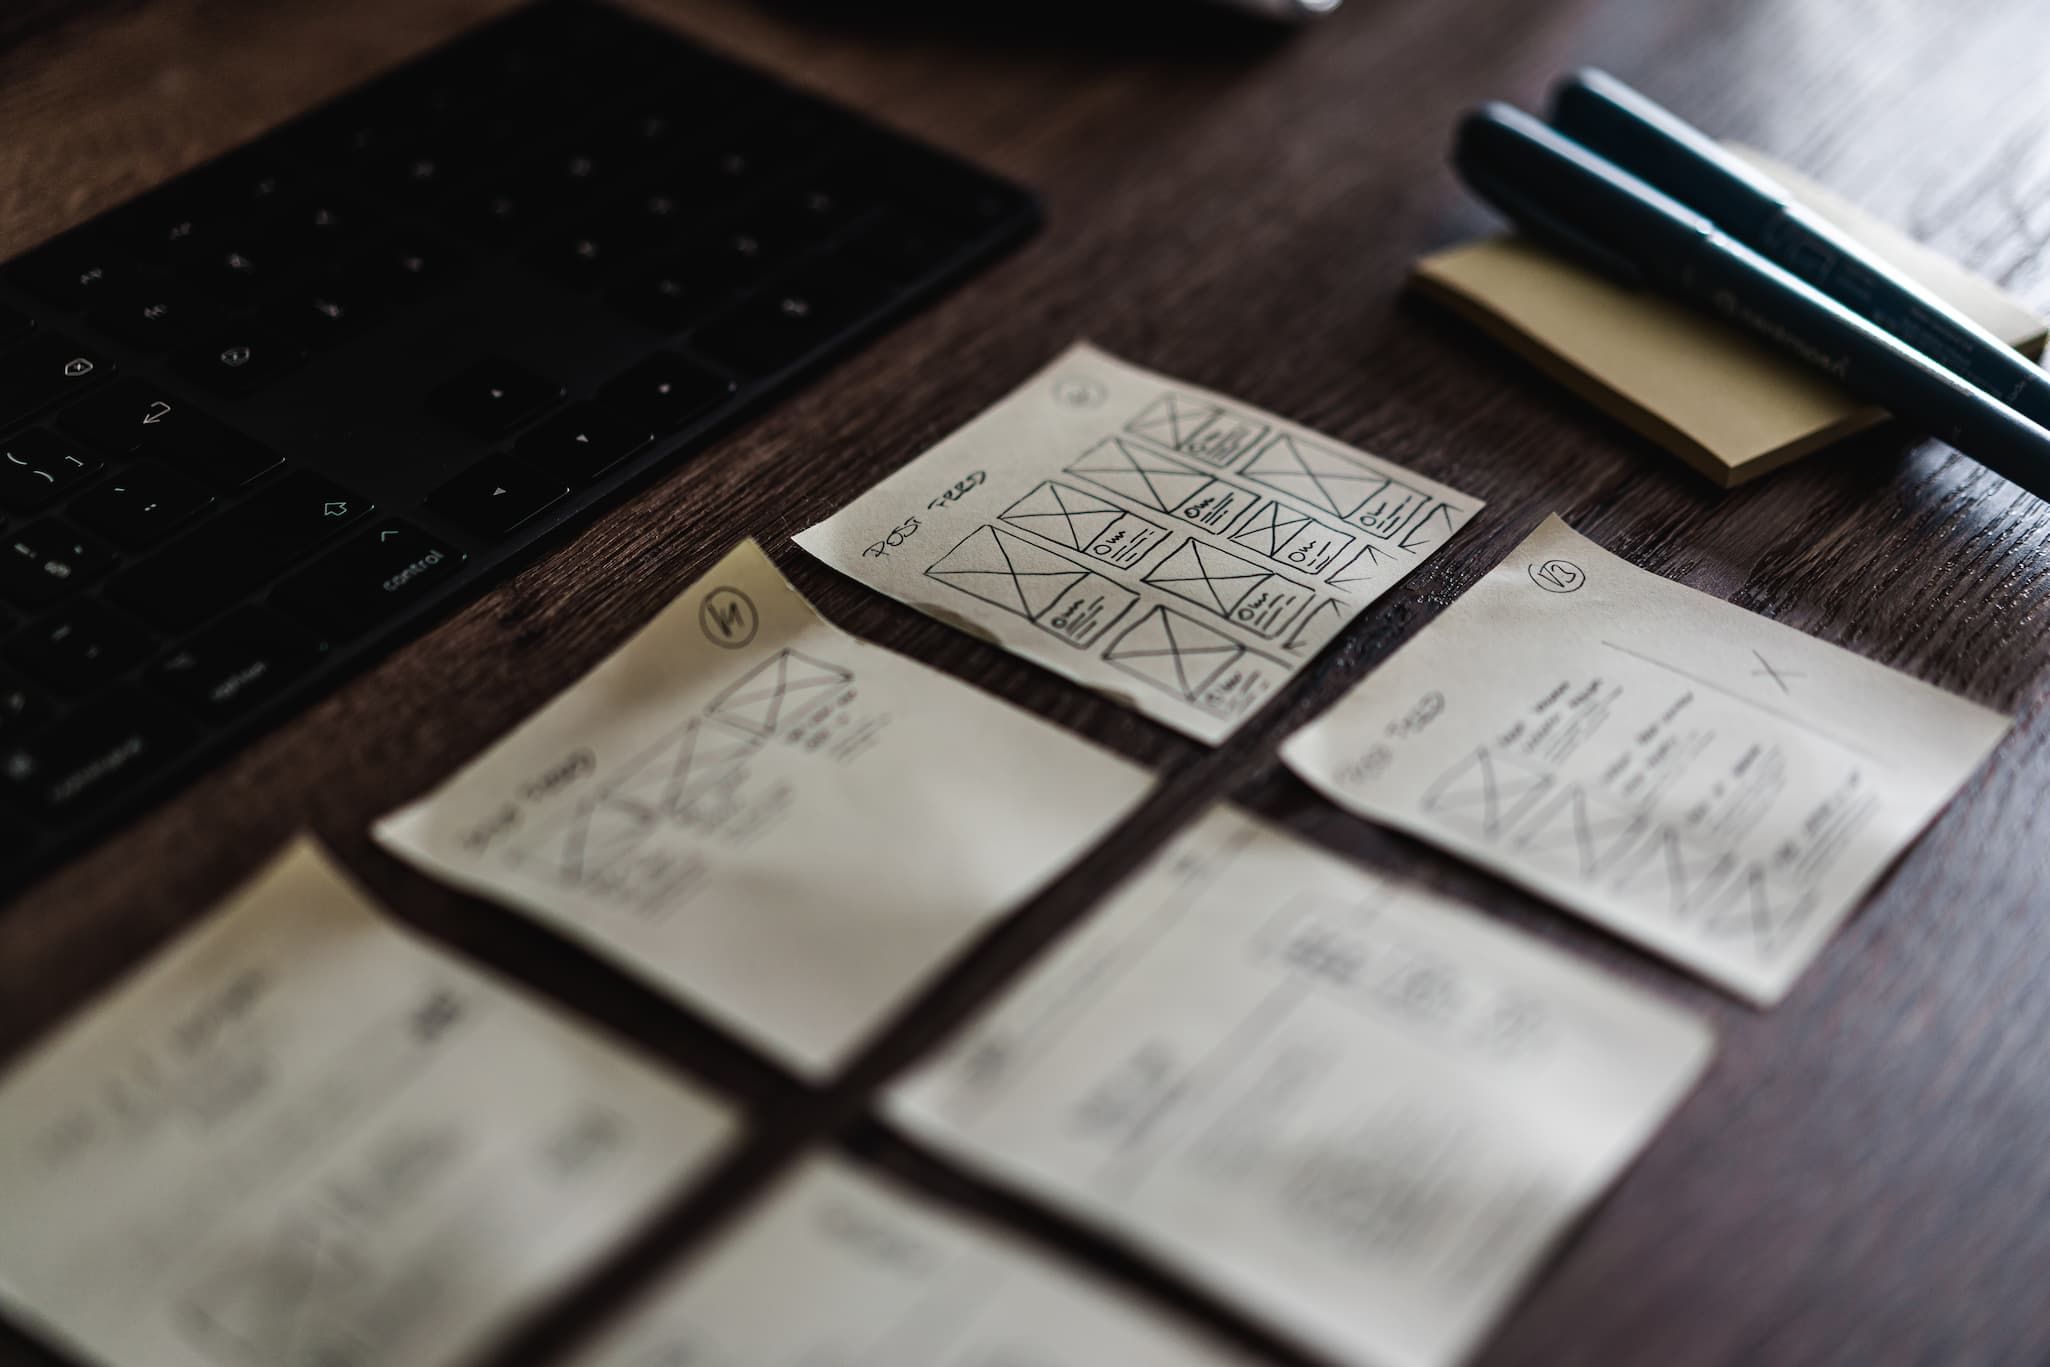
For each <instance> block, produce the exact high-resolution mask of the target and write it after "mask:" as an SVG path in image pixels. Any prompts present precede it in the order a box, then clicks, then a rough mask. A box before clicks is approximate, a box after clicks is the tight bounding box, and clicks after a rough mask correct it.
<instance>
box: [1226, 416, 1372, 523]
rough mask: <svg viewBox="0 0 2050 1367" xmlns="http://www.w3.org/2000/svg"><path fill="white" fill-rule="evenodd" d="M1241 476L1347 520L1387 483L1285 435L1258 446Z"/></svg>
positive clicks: (1353, 462)
mask: <svg viewBox="0 0 2050 1367" xmlns="http://www.w3.org/2000/svg"><path fill="white" fill-rule="evenodd" d="M1245 473H1246V478H1248V479H1254V480H1258V481H1259V482H1260V483H1262V484H1264V485H1266V486H1267V487H1268V488H1270V489H1277V490H1279V491H1280V492H1282V493H1284V494H1292V495H1294V496H1295V497H1297V498H1299V499H1301V500H1303V502H1305V503H1308V504H1309V505H1310V506H1311V507H1313V508H1322V509H1323V510H1324V511H1325V512H1328V513H1331V514H1334V515H1335V516H1338V517H1351V516H1352V515H1353V514H1354V513H1356V512H1358V511H1359V510H1360V509H1361V508H1362V507H1364V506H1365V505H1366V503H1367V500H1369V499H1371V498H1373V497H1374V496H1375V495H1377V494H1379V493H1381V492H1382V491H1383V490H1384V489H1386V488H1387V487H1388V486H1389V483H1390V480H1389V478H1388V476H1386V475H1384V474H1381V473H1380V472H1379V471H1376V470H1372V469H1369V468H1368V467H1366V466H1364V465H1361V464H1360V463H1359V462H1358V461H1356V460H1353V459H1352V458H1351V457H1350V456H1346V455H1344V454H1342V453H1340V452H1337V451H1334V450H1332V449H1331V448H1329V447H1326V446H1319V445H1317V444H1316V443H1315V442H1309V441H1304V440H1303V439H1302V438H1300V437H1292V436H1290V435H1289V434H1288V433H1286V432H1282V433H1279V434H1277V435H1276V436H1275V438H1274V440H1273V441H1270V442H1268V443H1267V444H1266V445H1265V446H1263V447H1261V448H1260V449H1259V451H1258V452H1257V453H1255V454H1254V456H1253V459H1252V460H1251V461H1250V462H1248V463H1247V465H1246V470H1245Z"/></svg>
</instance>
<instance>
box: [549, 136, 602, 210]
mask: <svg viewBox="0 0 2050 1367" xmlns="http://www.w3.org/2000/svg"><path fill="white" fill-rule="evenodd" d="M615 170H616V168H615V166H614V164H613V158H612V157H610V156H608V155H607V149H606V148H605V147H604V146H603V144H601V143H598V142H597V141H595V140H593V139H591V138H588V137H585V138H579V139H573V140H571V141H570V142H569V143H566V144H564V145H563V146H561V147H558V148H556V149H555V150H554V151H552V152H547V153H543V154H542V155H541V156H540V157H539V158H538V159H537V163H536V165H535V170H534V175H535V180H536V182H537V184H538V188H539V189H540V191H541V193H542V194H544V195H551V196H556V197H567V198H568V199H570V200H572V201H574V200H577V199H581V198H583V197H585V196H587V195H589V194H591V193H592V192H593V191H595V190H597V189H598V187H600V186H601V185H604V184H606V183H608V181H609V180H610V179H611V177H612V175H613V174H614V172H615Z"/></svg>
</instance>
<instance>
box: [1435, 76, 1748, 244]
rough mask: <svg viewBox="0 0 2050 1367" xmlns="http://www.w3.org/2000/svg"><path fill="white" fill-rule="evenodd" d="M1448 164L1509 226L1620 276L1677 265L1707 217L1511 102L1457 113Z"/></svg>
mask: <svg viewBox="0 0 2050 1367" xmlns="http://www.w3.org/2000/svg"><path fill="white" fill-rule="evenodd" d="M1452 163H1453V165H1454V167H1455V168H1457V170H1458V171H1459V174H1460V177H1461V179H1463V180H1465V182H1466V183H1467V185H1468V186H1469V187H1470V188H1471V189H1472V190H1473V191H1474V193H1476V194H1478V195H1479V196H1480V197H1481V198H1482V199H1485V200H1487V201H1488V202H1489V203H1490V204H1493V205H1494V206H1495V207H1496V208H1497V209H1499V210H1501V211H1502V213H1503V214H1505V215H1507V216H1508V217H1509V218H1510V219H1511V220H1512V221H1514V222H1515V223H1516V225H1517V226H1518V227H1519V228H1522V229H1523V230H1524V231H1525V232H1527V233H1529V234H1531V235H1532V236H1533V237H1536V238H1538V239H1540V240H1541V241H1544V242H1545V243H1547V244H1548V245H1550V246H1553V247H1555V248H1557V249H1559V250H1562V251H1565V252H1568V253H1570V254H1572V255H1575V256H1578V257H1581V258H1582V259H1584V260H1586V261H1588V262H1590V263H1591V264H1593V265H1594V266H1595V267H1596V268H1597V269H1600V270H1602V271H1604V272H1606V273H1608V274H1609V275H1612V276H1614V277H1616V278H1617V279H1620V280H1623V281H1625V282H1627V283H1630V284H1642V283H1644V282H1645V279H1646V275H1647V265H1648V264H1649V263H1662V264H1666V265H1671V266H1675V267H1677V265H1678V264H1680V263H1681V262H1682V261H1683V260H1684V259H1685V255H1686V254H1687V253H1689V252H1690V251H1691V250H1692V249H1693V248H1694V247H1695V246H1697V245H1698V244H1699V243H1700V241H1701V240H1702V239H1704V238H1707V237H1710V236H1712V235H1713V234H1714V233H1715V225H1714V224H1712V223H1710V222H1709V221H1708V220H1707V219H1705V218H1703V217H1702V216H1701V215H1700V214H1697V213H1695V212H1694V211H1693V210H1692V209H1689V208H1687V207H1686V206H1685V205H1683V204H1680V203H1679V202H1678V201H1676V200H1674V199H1672V198H1670V197H1668V196H1667V195H1664V194H1662V193H1660V192H1659V191H1657V190H1655V189H1653V188H1652V187H1651V186H1649V185H1647V184H1645V183H1644V182H1643V181H1641V180H1639V179H1638V178H1637V177H1635V176H1633V175H1631V174H1630V173H1628V172H1627V171H1624V170H1622V169H1621V168H1620V167H1618V166H1616V165H1614V164H1613V163H1611V162H1608V161H1604V160H1603V159H1602V158H1601V157H1599V156H1597V155H1595V154H1594V153H1593V152H1590V151H1589V150H1588V149H1587V148H1585V147H1582V146H1581V145H1580V144H1578V143H1576V142H1574V141H1572V140H1571V139H1570V138H1567V137H1565V136H1564V135H1563V134H1561V133H1559V132H1557V131H1556V130H1555V129H1553V128H1551V127H1549V126H1547V125H1546V124H1545V123H1543V122H1541V121H1540V120H1538V119H1535V118H1533V117H1531V116H1530V115H1529V114H1526V113H1524V112H1523V111H1522V110H1520V109H1517V108H1515V107H1514V106H1512V105H1506V104H1502V103H1500V102H1493V103H1489V104H1486V105H1483V106H1481V108H1479V109H1477V110H1475V111H1474V112H1473V113H1471V114H1469V115H1467V116H1466V118H1465V119H1463V120H1461V121H1460V125H1459V133H1458V136H1457V138H1456V139H1455V140H1454V143H1453V148H1452Z"/></svg>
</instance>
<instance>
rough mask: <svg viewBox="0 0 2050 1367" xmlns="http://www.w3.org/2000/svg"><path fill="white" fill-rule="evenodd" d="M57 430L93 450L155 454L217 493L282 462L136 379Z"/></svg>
mask: <svg viewBox="0 0 2050 1367" xmlns="http://www.w3.org/2000/svg"><path fill="white" fill-rule="evenodd" d="M58 426H59V427H61V428H62V429H63V431H64V433H65V435H67V436H71V437H75V438H77V439H78V440H79V441H80V442H82V443H84V444H85V445H86V446H87V447H89V448H91V449H92V450H95V451H100V452H103V453H104V454H106V455H110V456H116V457H124V456H134V455H147V456H154V457H156V458H157V459H158V460H161V461H163V462H164V463H165V464H166V465H169V466H171V467H172V468H173V469H176V470H179V471H182V472H183V473H185V474H188V475H191V476H193V477H194V478H196V479H199V480H203V481H204V482H206V483H208V484H211V485H212V486H213V487H215V488H216V489H236V488H240V487H241V486H242V485H244V484H247V483H249V482H250V481H251V480H253V479H255V478H256V477H257V476H258V475H261V474H263V473H265V472H266V471H268V470H271V469H273V468H275V467H276V465H277V464H278V458H277V456H276V455H275V454H273V453H272V452H270V451H266V450H265V449H264V448H263V447H261V446H258V445H257V444H256V443H255V442H253V441H251V440H249V438H247V437H245V436H243V435H242V434H241V433H239V432H234V431H231V430H229V429H228V428H227V427H225V426H223V425H222V424H221V423H219V422H217V421H215V420H214V419H213V418H211V417H209V416H208V415H207V414H205V413H202V412H200V411H199V409H197V408H195V407H194V406H193V405H191V404H189V403H187V402H185V400H183V399H173V398H172V397H171V396H170V395H168V394H166V393H165V392H164V391H162V390H160V389H158V388H156V387H155V386H153V385H149V384H145V383H144V382H143V381H141V380H137V379H124V380H116V381H115V382H114V383H113V384H111V385H108V386H107V387H106V388H105V389H103V390H101V391H100V392H99V393H97V394H94V395H91V396H89V397H88V398H86V399H84V400H82V401H80V402H78V403H75V404H73V405H71V407H69V408H67V409H65V410H64V414H63V416H62V417H61V418H60V419H59V420H58Z"/></svg>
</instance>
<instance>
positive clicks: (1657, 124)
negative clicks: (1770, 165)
mask: <svg viewBox="0 0 2050 1367" xmlns="http://www.w3.org/2000/svg"><path fill="white" fill-rule="evenodd" d="M1552 126H1553V127H1554V128H1556V129H1558V130H1559V131H1560V132H1561V133H1564V134H1565V135H1566V136H1567V137H1569V138H1571V139H1573V141H1575V142H1577V143H1579V144H1581V145H1582V146H1583V147H1587V148H1589V149H1591V150H1592V151H1594V152H1596V153H1598V154H1600V155H1601V156H1603V157H1606V158H1608V159H1609V160H1610V161H1612V162H1614V163H1615V164H1616V165H1617V166H1619V167H1621V168H1622V169H1623V170H1625V171H1628V172H1629V173H1630V174H1631V175H1634V176H1636V177H1638V178H1639V179H1640V180H1643V181H1645V182H1647V183H1648V184H1650V185H1651V186H1653V187H1654V188H1656V189H1658V190H1661V191H1663V192H1664V193H1666V194H1669V195H1672V196H1673V197H1674V198H1676V199H1679V200H1682V201H1684V202H1685V203H1687V204H1688V205H1690V206H1692V207H1693V208H1695V209H1698V210H1700V211H1701V213H1702V214H1703V215H1704V216H1705V217H1707V218H1709V219H1711V220H1713V221H1714V222H1716V223H1717V224H1719V225H1721V227H1722V228H1723V229H1724V230H1725V231H1727V232H1729V233H1731V234H1732V235H1733V236H1736V237H1739V238H1743V237H1746V236H1747V235H1748V233H1749V231H1750V230H1751V229H1752V228H1753V227H1754V226H1756V225H1759V224H1761V223H1762V222H1763V221H1764V220H1766V219H1768V218H1770V217H1771V216H1773V215H1775V214H1778V213H1781V212H1783V211H1784V210H1785V209H1786V208H1787V206H1788V205H1789V204H1790V203H1791V200H1790V199H1789V197H1788V195H1787V192H1786V190H1785V189H1784V188H1783V187H1781V186H1780V185H1779V184H1777V183H1776V182H1774V181H1773V180H1772V178H1771V177H1769V176H1767V175H1765V174H1764V173H1763V172H1761V171H1758V170H1756V169H1754V168H1753V167H1750V166H1747V165H1745V164H1744V163H1743V162H1741V161H1739V160H1738V159H1737V158H1736V157H1733V156H1731V155H1730V154H1729V153H1728V152H1726V151H1724V150H1723V149H1722V148H1721V147H1719V146H1717V145H1716V143H1715V141H1714V140H1713V139H1711V138H1709V137H1708V136H1707V135H1706V134H1704V133H1702V132H1701V130H1700V129H1698V128H1696V127H1694V125H1693V124H1690V123H1688V122H1687V121H1686V120H1685V119H1682V118H1680V117H1679V116H1678V115H1676V114H1674V113H1672V112H1671V111H1669V110H1667V109H1665V108H1664V107H1663V106H1661V105H1659V104H1658V103H1656V102H1655V101H1653V100H1650V99H1647V98H1646V97H1645V96H1643V95H1641V94H1639V93H1638V92H1637V91H1635V90H1632V89H1631V88H1630V87H1629V86H1627V85H1625V84H1623V83H1622V82H1621V81H1619V80H1617V79H1616V78H1615V77H1614V76H1611V75H1609V74H1608V73H1607V72H1605V71H1596V70H1594V69H1592V68H1588V69H1584V70H1581V71H1576V72H1574V73H1573V74H1572V75H1571V76H1569V77H1567V78H1566V79H1565V80H1563V81H1561V82H1559V84H1558V85H1556V86H1554V87H1553V88H1552Z"/></svg>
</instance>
